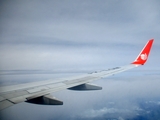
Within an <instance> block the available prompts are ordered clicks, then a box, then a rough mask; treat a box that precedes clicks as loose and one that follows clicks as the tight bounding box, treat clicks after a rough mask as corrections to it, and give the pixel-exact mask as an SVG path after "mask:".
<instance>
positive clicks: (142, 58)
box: [132, 39, 154, 65]
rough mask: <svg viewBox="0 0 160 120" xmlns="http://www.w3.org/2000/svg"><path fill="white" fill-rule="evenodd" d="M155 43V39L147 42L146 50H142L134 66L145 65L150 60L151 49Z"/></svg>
mask: <svg viewBox="0 0 160 120" xmlns="http://www.w3.org/2000/svg"><path fill="white" fill-rule="evenodd" d="M153 41H154V39H151V40H149V41H148V42H147V44H146V45H145V46H144V48H143V49H142V51H141V52H140V54H139V55H138V57H137V58H136V59H135V61H134V62H132V64H135V65H144V63H145V62H146V61H147V59H148V56H149V52H150V49H151V47H152V43H153Z"/></svg>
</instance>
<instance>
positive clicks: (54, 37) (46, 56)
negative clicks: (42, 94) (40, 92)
mask: <svg viewBox="0 0 160 120" xmlns="http://www.w3.org/2000/svg"><path fill="white" fill-rule="evenodd" d="M159 6H160V1H159V0H141V1H138V0H123V1H120V0H100V1H98V0H97V1H96V0H61V1H60V0H46V1H43V0H26V1H25V0H14V1H12V0H3V1H1V2H0V56H1V59H0V70H1V74H3V73H4V72H6V71H5V70H7V71H10V70H17V72H22V71H23V70H27V72H29V71H38V70H50V71H54V72H57V71H58V72H59V71H65V72H67V71H69V72H75V71H79V72H80V71H81V72H82V71H83V72H84V71H91V70H101V69H108V68H112V67H116V66H123V65H126V64H128V63H131V62H132V61H133V60H134V59H135V58H136V56H137V55H138V53H139V52H140V51H141V49H142V48H143V46H144V45H145V44H146V42H147V41H148V40H149V39H151V38H154V39H155V41H154V44H153V48H152V51H151V54H150V57H149V59H148V61H147V63H146V65H145V66H143V67H140V68H136V69H134V70H133V71H134V72H126V73H122V74H120V75H117V77H116V76H113V77H110V78H108V80H107V81H104V80H102V81H103V82H98V83H99V84H100V85H101V86H103V90H102V91H98V92H96V94H98V98H97V97H96V96H95V92H83V93H79V92H78V93H77V92H72V91H67V90H66V91H62V92H59V93H56V97H57V96H58V97H60V98H61V99H62V100H64V101H65V103H66V104H67V102H68V104H67V105H64V106H61V107H53V108H52V107H49V108H48V107H42V108H43V109H41V107H40V106H38V107H35V106H34V111H36V113H35V114H34V113H33V112H31V111H32V108H31V107H33V105H28V104H26V103H22V104H19V105H17V106H15V107H11V108H8V109H7V110H6V111H3V112H2V113H3V114H4V115H3V117H2V118H3V119H8V118H9V117H12V119H13V118H14V119H16V120H17V119H21V117H22V116H30V117H29V118H28V119H34V118H35V119H40V118H41V117H40V116H41V115H43V116H44V118H43V117H42V118H41V119H58V118H59V119H64V118H66V116H67V118H68V119H75V118H76V119H77V118H79V119H91V118H96V117H97V116H100V117H99V119H103V116H104V115H105V114H106V113H107V111H108V109H107V105H108V104H109V103H108V101H119V99H121V101H123V102H124V99H125V100H126V99H127V98H128V99H129V98H130V96H133V97H135V98H139V97H140V98H143V97H146V92H147V93H152V94H151V95H150V94H149V98H155V97H158V96H159V93H157V91H158V90H159V88H158V86H160V82H159V78H160V76H159V75H160V74H159V71H160V69H159V67H160V65H159V61H160V55H159V54H160V32H159V31H160V24H159V23H160V22H159V20H160V7H159ZM136 71H137V72H136ZM12 72H13V71H12ZM140 73H141V74H140ZM58 76H60V77H64V75H58ZM126 76H127V77H126ZM54 77H55V75H54V74H43V75H40V74H38V75H37V74H36V75H33V74H29V75H28V74H27V75H26V74H21V75H0V83H1V84H11V83H13V84H15V83H17V82H20V83H22V82H26V81H33V79H34V81H37V80H45V79H49V78H54ZM123 78H124V79H123ZM128 79H129V80H128ZM142 79H143V80H144V79H145V80H146V81H145V82H144V81H143V80H142ZM112 80H113V81H112ZM114 80H116V82H115V81H114ZM118 80H119V81H118ZM127 80H128V81H129V82H127ZM132 80H136V81H134V82H133V84H131V82H132ZM151 80H152V82H151ZM150 84H152V85H151V86H150ZM132 85H133V86H132ZM134 85H136V86H137V88H136V90H135V88H134ZM145 85H146V86H148V87H149V89H146V86H145ZM115 86H116V87H117V86H118V87H117V88H115ZM128 86H130V87H128ZM106 87H107V88H106ZM121 87H122V88H124V89H123V90H121V89H120V88H121ZM128 89H130V92H129V93H128V92H127V91H128ZM117 90H118V91H119V93H117V92H116V91H117ZM146 90H147V91H146ZM138 91H143V92H140V93H139V92H138ZM137 92H138V93H137ZM122 93H123V94H122ZM153 93H154V94H153ZM104 94H105V95H106V96H105V97H104ZM112 94H113V96H112ZM128 94H130V95H128ZM78 95H80V97H79V96H78ZM119 95H122V96H119ZM147 95H148V94H147ZM54 96H55V95H54ZM107 96H109V97H107ZM76 97H77V98H78V99H79V98H81V99H80V100H81V101H78V103H77V100H78V99H76ZM72 99H73V100H72ZM128 99H127V100H128ZM132 102H133V101H132ZM132 102H131V100H130V99H129V100H128V106H127V105H126V106H123V105H124V104H122V103H119V102H118V103H119V104H122V105H115V106H116V107H117V106H118V107H117V108H116V109H117V110H119V109H121V110H122V111H123V110H125V109H128V108H131V106H134V105H137V103H136V102H135V103H134V104H130V103H132ZM98 103H100V104H99V105H98ZM118 103H117V104H118ZM77 104H78V105H79V106H78V105H77ZM28 106H29V107H28ZM74 106H75V107H76V108H75V107H74ZM75 109H76V110H75ZM15 110H17V111H18V112H15ZM22 110H28V111H25V112H21V111H22ZM56 110H57V111H56ZM112 110H113V109H111V110H110V111H112ZM130 110H131V111H132V109H130ZM13 111H14V112H13ZM44 111H46V112H44ZM55 111H56V112H55ZM82 111H83V112H82ZM114 111H116V110H115V108H114ZM19 112H21V115H22V114H23V115H22V116H21V117H17V116H19V115H18V113H19ZM54 112H55V113H56V114H54ZM62 112H63V113H62ZM7 113H8V116H7ZM44 114H45V115H44ZM88 114H89V115H90V116H88ZM93 114H94V115H97V116H93ZM134 114H136V113H134ZM134 114H133V113H132V116H134ZM32 117H33V118H32ZM122 117H124V116H122ZM124 118H125V117H124Z"/></svg>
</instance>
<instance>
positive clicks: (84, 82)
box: [0, 39, 154, 110]
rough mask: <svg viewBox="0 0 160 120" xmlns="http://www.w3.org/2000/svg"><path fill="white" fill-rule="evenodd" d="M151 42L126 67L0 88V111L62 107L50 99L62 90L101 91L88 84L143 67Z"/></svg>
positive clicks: (56, 101)
mask: <svg viewBox="0 0 160 120" xmlns="http://www.w3.org/2000/svg"><path fill="white" fill-rule="evenodd" d="M153 41H154V40H153V39H151V40H149V41H148V42H147V43H146V45H145V46H144V48H143V49H142V51H141V52H140V54H139V55H138V57H137V58H136V59H135V61H134V62H132V63H131V64H129V65H126V66H122V67H115V68H112V69H108V70H103V71H100V72H93V73H88V74H85V75H81V76H77V77H72V78H64V79H60V80H57V81H54V80H47V81H41V82H33V83H26V84H19V85H12V86H3V87H0V110H2V109H4V108H7V107H9V106H12V105H15V104H17V103H21V102H29V103H34V104H41V105H62V104H63V102H62V101H60V100H58V99H56V98H54V97H52V96H51V94H50V93H53V92H56V91H60V90H63V89H70V90H100V89H102V88H101V87H99V86H96V85H92V84H90V82H92V81H94V80H98V79H101V78H105V77H108V76H111V75H114V74H117V73H120V72H124V71H126V70H129V69H132V68H135V67H138V66H141V65H143V64H144V63H145V62H146V61H147V58H148V56H149V52H150V49H151V47H152V43H153Z"/></svg>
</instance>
